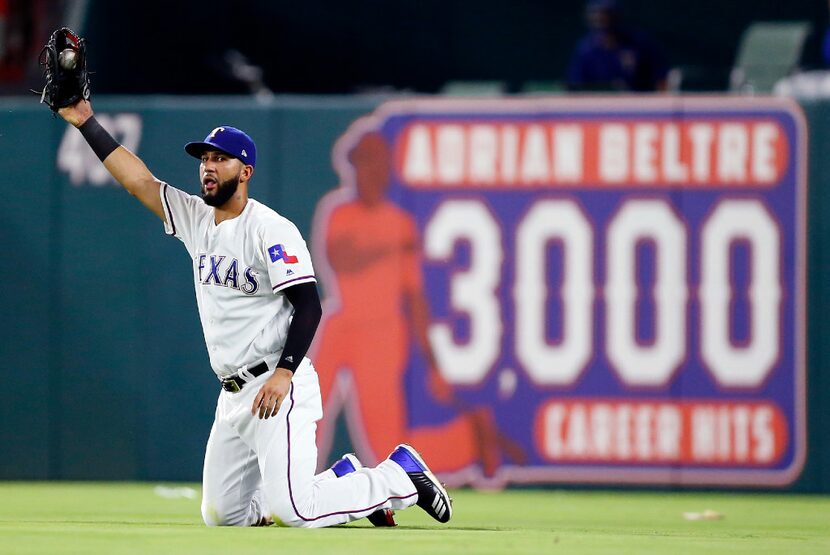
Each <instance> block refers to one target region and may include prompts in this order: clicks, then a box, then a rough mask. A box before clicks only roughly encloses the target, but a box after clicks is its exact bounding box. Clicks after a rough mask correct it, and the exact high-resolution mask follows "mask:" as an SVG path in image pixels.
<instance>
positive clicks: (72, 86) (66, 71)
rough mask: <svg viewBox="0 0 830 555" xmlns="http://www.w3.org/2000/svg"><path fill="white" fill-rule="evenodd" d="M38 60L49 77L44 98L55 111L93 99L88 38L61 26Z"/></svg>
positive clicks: (41, 97)
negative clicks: (89, 71) (87, 59)
mask: <svg viewBox="0 0 830 555" xmlns="http://www.w3.org/2000/svg"><path fill="white" fill-rule="evenodd" d="M38 61H39V63H40V65H41V66H43V79H44V81H45V83H44V85H43V91H41V92H40V101H41V102H42V103H44V104H46V105H47V106H49V108H51V109H52V111H53V112H57V111H58V109H59V108H64V107H66V106H71V105H73V104H75V103H76V102H78V101H79V100H81V99H83V100H87V99H89V75H88V73H87V70H86V40H84V39H82V38H81V37H79V36H78V35H76V34H75V33H73V32H72V30H70V29H68V28H67V27H61V28H60V29H58V30H57V31H55V32H54V33H52V36H51V37H49V42H47V43H46V46H44V47H43V50H41V52H40V58H39V60H38Z"/></svg>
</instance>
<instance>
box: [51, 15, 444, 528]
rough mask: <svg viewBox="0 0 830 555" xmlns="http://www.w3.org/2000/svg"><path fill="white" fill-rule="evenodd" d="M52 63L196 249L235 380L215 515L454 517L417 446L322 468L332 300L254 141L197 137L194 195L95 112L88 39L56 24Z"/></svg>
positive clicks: (103, 142)
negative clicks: (271, 203) (317, 338)
mask: <svg viewBox="0 0 830 555" xmlns="http://www.w3.org/2000/svg"><path fill="white" fill-rule="evenodd" d="M41 63H42V64H43V65H44V75H45V78H46V84H45V87H44V90H43V93H42V96H41V100H42V101H43V102H44V103H46V104H47V105H49V107H50V108H51V109H52V110H54V111H56V112H57V113H58V114H60V116H61V117H62V118H63V119H64V120H66V121H67V122H68V123H70V124H72V125H73V126H75V127H76V128H78V129H79V130H80V132H81V134H82V135H83V137H84V139H86V141H87V143H89V145H90V147H92V150H93V151H94V152H95V154H96V155H97V156H98V158H100V159H101V161H102V162H103V163H104V166H105V167H106V168H107V170H108V171H109V172H110V173H111V174H112V176H113V177H114V178H115V179H116V180H117V181H118V182H119V183H120V184H121V185H122V186H123V187H124V188H125V189H126V190H127V191H129V193H130V194H132V195H133V196H135V197H136V198H137V199H138V200H139V201H141V203H142V204H144V206H146V207H147V208H148V209H149V210H150V211H151V212H153V213H154V214H155V215H156V216H158V217H159V218H160V219H161V220H162V221H163V222H164V230H165V232H166V233H167V234H168V235H172V236H174V237H176V238H177V239H179V240H180V241H181V242H182V243H184V246H185V248H186V249H187V252H188V254H189V255H190V259H191V263H192V265H193V278H194V283H195V288H196V300H197V304H198V308H199V317H200V319H201V322H202V329H203V331H204V335H205V343H206V344H207V348H208V353H209V355H210V363H211V366H212V368H213V371H214V372H215V373H216V375H217V377H218V378H219V380H220V381H221V385H222V389H221V391H220V393H219V400H218V402H217V406H216V416H215V420H214V423H213V427H212V429H211V432H210V439H209V440H208V444H207V450H206V453H205V465H204V474H203V498H202V518H203V519H204V521H205V523H206V524H207V525H209V526H223V525H224V526H256V525H265V524H269V523H271V522H277V523H281V524H284V525H288V526H298V527H323V526H333V525H337V524H343V523H346V522H350V521H352V520H356V519H359V518H363V517H367V518H369V519H370V520H371V521H372V523H373V524H375V525H376V526H394V525H395V522H394V519H393V510H399V509H405V508H407V507H410V506H412V505H415V504H417V505H418V506H420V507H421V508H423V509H424V510H425V511H426V512H427V513H429V514H430V515H431V516H432V517H433V518H435V519H436V520H438V521H439V522H447V521H449V520H450V517H451V516H452V505H451V500H450V498H449V496H448V495H447V492H446V490H445V489H444V487H443V486H442V485H441V483H440V482H438V480H437V479H436V478H435V476H434V475H433V474H432V473H431V472H430V470H429V468H428V467H427V465H426V463H425V462H424V461H423V459H422V458H421V457H420V456H419V455H418V453H417V452H416V451H415V449H413V448H412V447H410V446H409V445H405V444H402V445H399V446H398V447H397V448H396V449H395V450H394V451H393V452H392V453H391V454H390V455H389V458H388V459H386V460H385V461H383V462H382V463H381V464H379V465H378V466H377V467H375V468H363V467H362V465H361V464H360V462H359V461H358V460H357V458H355V457H354V455H351V454H350V455H345V456H344V457H343V458H342V459H340V460H339V461H338V462H336V463H335V464H334V465H333V466H332V467H331V468H330V469H329V470H326V471H325V472H322V473H321V474H318V475H315V474H314V472H315V466H316V463H317V446H316V444H315V430H316V427H317V424H316V422H317V421H318V420H319V419H320V418H322V405H321V399H320V387H319V384H318V380H317V373H316V371H315V370H314V366H312V363H311V361H310V360H309V359H308V358H306V356H305V354H306V351H307V350H308V347H309V345H310V344H311V340H312V338H313V337H314V333H315V331H316V329H317V324H318V322H319V320H320V316H321V312H322V309H321V307H320V299H319V297H318V294H317V287H316V279H315V276H314V269H313V267H312V263H311V257H310V255H309V253H308V249H307V247H306V243H305V241H304V240H303V238H302V236H301V235H300V232H299V231H298V229H297V227H296V226H295V225H294V224H293V223H291V222H290V221H289V220H287V219H286V218H285V217H283V216H281V215H280V214H278V213H277V212H275V211H274V210H271V209H270V208H268V207H267V206H265V205H263V204H261V203H259V202H257V201H256V200H254V199H252V198H249V197H248V184H249V183H250V181H251V178H252V177H253V175H254V169H255V168H256V158H257V152H256V146H255V145H254V141H253V140H251V138H250V137H249V136H248V135H247V134H245V133H244V132H242V131H240V130H239V129H236V128H234V127H231V126H228V125H224V126H220V127H216V128H215V129H214V130H213V131H211V132H210V133H209V134H208V135H207V137H205V139H204V140H203V141H196V142H191V143H188V144H187V145H185V151H186V152H187V153H188V154H190V155H191V156H193V157H195V158H197V159H198V160H199V161H200V164H199V180H200V183H201V195H200V196H195V195H190V194H188V193H185V192H184V191H181V190H179V189H176V188H174V187H171V186H170V185H168V184H167V183H164V182H162V181H160V180H158V179H156V178H155V177H154V176H153V174H152V173H150V171H149V170H148V169H147V167H146V166H145V165H144V163H143V162H142V161H141V160H140V159H139V158H138V157H137V156H135V155H134V154H133V153H132V152H130V151H129V150H127V149H126V148H124V147H123V146H121V145H120V144H119V143H118V142H116V141H115V139H113V137H112V136H111V135H110V134H109V133H108V132H107V131H106V130H105V129H104V128H103V127H101V125H100V124H99V123H98V122H97V121H96V119H95V116H94V115H93V111H92V105H91V104H90V102H89V82H88V78H87V71H86V44H85V42H84V40H83V39H81V38H80V37H78V36H77V35H75V34H74V33H72V32H71V31H70V30H68V29H66V28H64V29H60V30H58V31H56V32H55V33H53V35H52V38H51V39H50V41H49V43H48V44H47V45H46V47H45V48H44V53H43V55H42V57H41Z"/></svg>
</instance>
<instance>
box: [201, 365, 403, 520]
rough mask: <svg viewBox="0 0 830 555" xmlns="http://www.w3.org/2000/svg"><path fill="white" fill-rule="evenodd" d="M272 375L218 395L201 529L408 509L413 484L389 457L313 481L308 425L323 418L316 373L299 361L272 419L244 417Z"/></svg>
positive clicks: (313, 444) (314, 449)
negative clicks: (233, 391)
mask: <svg viewBox="0 0 830 555" xmlns="http://www.w3.org/2000/svg"><path fill="white" fill-rule="evenodd" d="M272 375H273V371H271V372H266V373H265V374H263V375H261V376H259V377H257V378H255V379H254V380H252V381H250V382H248V383H247V384H245V387H243V388H242V390H241V391H239V392H237V393H231V392H228V391H224V390H223V391H222V392H221V393H220V394H219V401H218V402H217V406H216V417H215V420H214V423H213V428H212V429H211V432H210V439H208V444H207V450H206V453H205V467H204V473H203V482H202V518H203V519H204V521H205V524H207V525H208V526H252V525H254V524H257V523H259V522H260V521H261V520H262V519H263V517H271V518H273V520H274V522H276V523H277V524H284V525H287V526H294V527H315V528H316V527H324V526H334V525H337V524H343V523H346V522H350V521H352V520H357V519H359V518H363V517H365V516H367V515H369V514H371V513H373V512H374V511H376V510H378V509H395V510H400V509H405V508H406V507H410V506H412V505H414V504H415V502H416V501H417V499H418V495H417V493H416V491H415V487H414V486H413V485H412V482H411V481H410V480H409V477H408V476H407V475H406V472H404V471H403V469H402V468H401V467H400V466H398V464H397V463H395V462H393V461H390V460H386V461H384V462H382V463H381V464H379V465H378V466H377V467H375V468H364V469H361V470H359V471H357V472H354V473H352V474H348V475H346V476H343V477H341V478H334V473H333V472H331V471H330V470H327V471H325V472H322V473H320V474H319V475H317V476H315V474H314V473H315V469H316V465H317V444H316V437H315V434H316V429H317V424H316V423H317V421H318V420H319V419H320V418H321V417H322V415H323V409H322V402H321V399H320V384H319V382H318V379H317V372H316V370H315V369H314V366H313V365H312V364H311V361H309V359H308V358H306V359H304V360H303V362H302V363H301V364H300V366H299V367H298V368H297V371H296V373H295V374H294V378H293V379H292V381H291V389H290V392H289V394H288V395H287V396H286V398H285V399H284V400H283V402H282V405H281V406H280V409H279V411H278V412H277V414H276V416H272V417H271V418H268V419H265V420H263V419H260V418H259V417H258V416H254V415H252V414H251V405H252V404H253V401H254V397H256V394H257V392H258V391H259V388H260V387H261V386H262V384H263V383H265V381H266V380H268V378H270V377H271V376H272Z"/></svg>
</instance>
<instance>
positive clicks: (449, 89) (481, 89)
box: [441, 81, 507, 96]
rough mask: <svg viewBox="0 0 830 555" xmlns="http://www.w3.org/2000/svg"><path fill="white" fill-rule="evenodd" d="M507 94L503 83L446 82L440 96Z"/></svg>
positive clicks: (505, 85)
mask: <svg viewBox="0 0 830 555" xmlns="http://www.w3.org/2000/svg"><path fill="white" fill-rule="evenodd" d="M506 92H507V84H506V83H505V82H504V81H447V82H446V83H445V84H444V86H443V88H442V89H441V94H445V95H448V96H501V95H503V94H505V93H506Z"/></svg>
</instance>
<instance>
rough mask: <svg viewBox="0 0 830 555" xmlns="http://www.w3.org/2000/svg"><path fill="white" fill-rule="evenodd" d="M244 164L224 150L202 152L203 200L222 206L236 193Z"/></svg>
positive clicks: (210, 204) (200, 173)
mask: <svg viewBox="0 0 830 555" xmlns="http://www.w3.org/2000/svg"><path fill="white" fill-rule="evenodd" d="M243 168H244V165H243V164H242V162H240V161H239V160H237V159H236V158H234V157H232V156H228V155H227V154H225V153H224V152H218V151H215V150H209V151H206V152H205V153H204V154H202V163H201V164H200V165H199V176H200V177H201V181H202V200H204V201H205V204H207V205H209V206H222V205H223V204H225V203H226V202H228V200H230V198H231V197H232V196H233V195H234V193H236V189H237V187H239V178H240V176H241V175H242V169H243Z"/></svg>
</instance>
